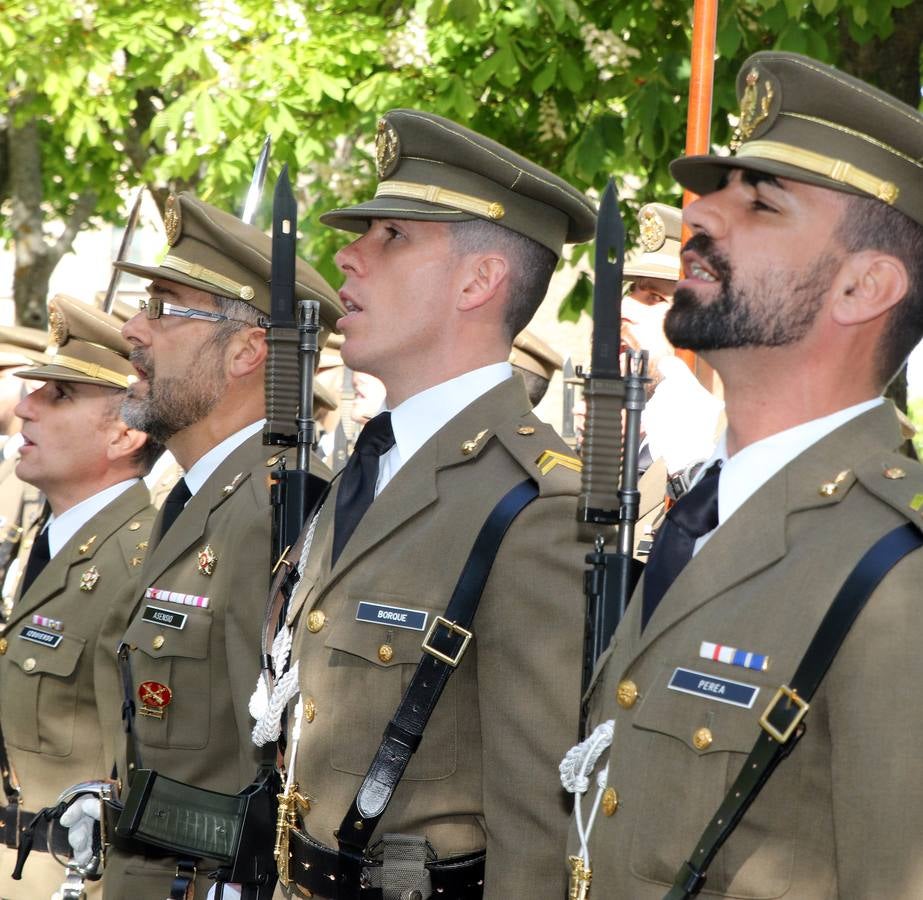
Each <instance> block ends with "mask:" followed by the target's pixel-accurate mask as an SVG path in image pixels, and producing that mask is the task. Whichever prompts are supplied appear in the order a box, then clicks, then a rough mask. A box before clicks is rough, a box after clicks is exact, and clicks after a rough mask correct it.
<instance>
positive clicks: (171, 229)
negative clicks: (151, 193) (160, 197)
mask: <svg viewBox="0 0 923 900" xmlns="http://www.w3.org/2000/svg"><path fill="white" fill-rule="evenodd" d="M163 227H164V228H165V229H166V232H167V243H168V244H169V245H170V246H171V247H172V246H173V245H174V244H175V243H176V242H177V241H178V240H179V236H180V234H181V233H182V229H183V219H182V215H181V213H180V206H179V200H178V199H177V197H176V194H170V196H169V197H167V202H166V205H165V207H164V211H163Z"/></svg>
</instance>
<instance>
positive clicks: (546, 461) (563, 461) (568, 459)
mask: <svg viewBox="0 0 923 900" xmlns="http://www.w3.org/2000/svg"><path fill="white" fill-rule="evenodd" d="M535 464H536V465H537V466H538V470H539V471H540V472H541V473H542V475H547V474H548V473H549V472H550V471H551V470H552V469H554V467H555V466H564V468H565V469H570V470H572V471H574V472H582V471H583V463H582V462H581V461H580V460H579V459H577V457H576V456H568V455H567V454H565V453H557V452H555V451H554V450H545V451H543V452H542V454H541V456H539V458H538V459H537V460H535Z"/></svg>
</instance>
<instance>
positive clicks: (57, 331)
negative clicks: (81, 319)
mask: <svg viewBox="0 0 923 900" xmlns="http://www.w3.org/2000/svg"><path fill="white" fill-rule="evenodd" d="M48 330H49V331H50V332H51V339H52V340H53V341H54V343H55V344H57V345H58V346H59V347H60V346H61V345H62V344H66V343H67V335H68V332H67V319H65V318H64V313H62V312H61V310H60V309H58V307H57V306H56V305H55V303H54V301H53V300H52V302H51V303H49V304H48Z"/></svg>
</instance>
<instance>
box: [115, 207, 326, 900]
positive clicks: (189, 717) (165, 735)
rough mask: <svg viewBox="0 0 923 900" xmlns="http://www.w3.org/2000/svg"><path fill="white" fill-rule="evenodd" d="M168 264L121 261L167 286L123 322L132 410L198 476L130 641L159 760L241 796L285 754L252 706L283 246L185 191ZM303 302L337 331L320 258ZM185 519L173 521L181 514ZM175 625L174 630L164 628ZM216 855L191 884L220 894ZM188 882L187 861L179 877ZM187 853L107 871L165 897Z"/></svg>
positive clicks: (120, 754)
mask: <svg viewBox="0 0 923 900" xmlns="http://www.w3.org/2000/svg"><path fill="white" fill-rule="evenodd" d="M165 223H166V228H167V238H168V241H169V248H168V253H167V255H166V257H165V258H164V260H163V262H162V263H161V265H160V266H156V267H148V266H141V265H135V264H129V263H119V264H118V265H119V266H121V267H122V268H124V269H126V270H128V271H131V272H134V273H135V274H139V275H143V276H146V277H148V278H151V279H153V281H152V282H151V284H150V285H149V287H148V293H149V294H150V299H149V300H147V301H146V303H144V304H142V305H143V306H144V307H145V308H144V309H143V310H142V311H141V312H139V314H138V315H136V316H135V317H134V318H133V319H131V320H129V321H128V322H127V323H126V324H125V325H124V327H123V334H124V335H125V337H126V338H127V339H128V341H129V343H130V344H131V345H132V352H131V360H132V362H133V363H134V365H135V367H136V371H137V375H138V376H139V378H138V380H137V381H136V382H135V383H134V384H133V385H132V388H131V390H130V391H129V395H128V399H127V400H126V402H125V405H124V408H123V415H124V416H125V418H126V420H127V421H128V422H130V423H133V424H135V425H137V427H139V428H144V429H145V430H147V431H148V432H149V433H151V434H153V435H154V436H156V437H158V438H159V439H161V440H162V441H163V442H164V443H165V444H166V446H167V448H168V449H169V450H170V451H171V452H172V453H173V455H174V456H175V457H176V460H177V462H178V463H179V464H180V465H181V466H182V468H183V469H184V471H185V473H186V474H185V476H184V478H183V479H182V480H180V481H179V482H177V487H176V488H174V490H173V491H172V492H171V495H170V496H169V497H168V498H167V499H166V501H165V502H164V505H163V507H162V508H161V511H160V514H159V516H158V518H157V520H156V522H155V524H154V528H153V531H152V534H151V541H150V549H149V551H148V553H147V555H146V557H145V561H144V565H143V567H142V569H141V574H140V587H139V590H138V591H137V592H136V593H135V601H136V606H135V611H134V616H133V619H132V620H131V622H130V624H129V625H128V628H127V630H126V631H125V632H124V634H112V635H109V636H108V638H107V639H111V640H112V641H113V642H118V641H120V640H124V642H125V643H126V644H127V646H128V648H129V653H128V659H129V661H130V668H131V682H130V684H131V691H132V696H131V697H130V698H126V699H130V700H131V701H133V702H134V704H135V705H136V707H137V714H136V716H135V718H134V723H133V729H134V735H135V740H136V745H137V750H138V755H139V757H140V761H141V764H142V765H143V766H144V767H145V768H150V769H154V770H156V771H157V772H159V773H161V774H163V775H165V776H167V777H169V778H173V779H176V780H178V781H182V782H186V783H188V784H191V785H194V786H196V787H199V788H205V789H209V790H214V791H220V792H224V793H227V794H233V793H236V792H237V791H239V790H240V789H241V788H242V787H244V786H245V785H247V784H248V783H249V782H250V781H251V780H252V779H253V777H254V775H255V774H256V771H257V766H258V764H259V763H260V762H265V761H266V758H267V755H268V756H269V758H271V757H272V753H271V752H270V753H269V754H267V753H266V752H265V751H263V752H259V751H257V750H256V748H254V747H253V745H252V744H251V742H250V722H249V713H248V711H247V700H248V698H249V695H250V693H251V691H252V687H253V682H254V680H255V677H256V673H257V671H258V668H259V634H260V623H261V620H262V615H263V610H264V608H265V605H266V598H267V594H268V587H269V578H270V568H271V562H270V558H269V556H270V498H269V474H270V469H271V467H272V466H273V465H274V464H275V458H276V456H277V454H274V453H272V452H271V451H270V450H268V449H267V448H265V447H264V446H263V444H262V434H261V432H262V425H263V415H264V406H265V403H264V385H263V381H264V368H265V359H266V351H267V346H266V332H265V329H264V328H263V327H262V326H261V325H260V324H259V323H260V319H261V316H263V315H265V314H267V313H268V312H269V280H270V255H271V239H270V238H269V237H268V236H267V235H265V234H263V233H262V232H261V231H259V230H258V229H256V228H254V227H253V226H251V225H246V224H244V223H242V222H240V221H239V220H238V219H236V218H235V217H233V216H231V215H228V214H226V213H223V212H221V211H220V210H217V209H215V208H214V207H212V206H209V205H208V204H206V203H203V202H201V201H199V200H197V199H196V198H194V197H192V196H191V195H189V194H181V195H179V196H178V197H172V198H171V199H170V200H169V202H168V205H167V209H166V215H165ZM295 290H296V295H297V298H298V299H302V300H305V299H313V300H318V301H320V304H321V322H322V326H323V331H322V334H321V336H320V337H321V340H323V338H324V333H325V332H327V331H329V330H330V329H331V327H332V324H333V322H334V321H335V320H336V318H337V316H338V315H339V314H340V313H341V311H342V307H341V306H340V303H339V301H338V299H337V297H336V294H335V293H334V292H333V290H332V289H331V288H330V287H329V286H328V285H327V284H326V282H325V281H324V280H323V279H322V278H321V277H320V276H319V275H318V274H317V273H316V272H315V271H314V270H313V269H312V268H311V267H310V266H308V265H307V264H306V263H304V262H301V261H298V265H297V269H296V288H295ZM171 520H172V521H171ZM164 623H166V624H164ZM110 737H111V738H112V739H113V741H114V742H115V753H116V758H117V762H118V772H119V776H120V778H121V780H122V799H124V798H125V796H126V789H127V787H128V782H129V781H130V779H131V771H130V770H129V768H128V763H127V760H126V753H127V750H128V747H127V743H126V735H125V734H124V732H123V731H122V729H121V728H119V729H117V730H115V731H114V732H112V734H111V735H110ZM210 868H214V866H213V865H212V866H211V867H209V863H208V861H205V862H203V863H201V865H200V867H199V872H198V875H197V876H194V875H193V872H192V871H191V870H190V871H189V872H188V874H189V879H188V881H189V887H190V888H193V886H194V890H195V892H196V896H202V897H204V896H205V894H206V893H207V891H208V887H209V880H208V876H207V873H208V872H209V871H210ZM178 874H179V878H180V879H181V880H182V878H183V877H184V876H185V874H186V870H183V871H182V872H180V873H178ZM174 875H177V859H176V858H175V857H170V856H167V857H165V858H164V857H160V858H153V857H150V858H148V857H144V856H132V855H129V854H127V853H124V852H122V851H121V850H120V849H119V847H118V846H114V847H113V848H112V849H111V851H110V853H109V856H108V861H107V866H106V869H105V871H104V874H103V885H104V894H105V896H106V897H111V898H113V900H124V898H126V897H131V898H133V900H163V898H164V897H165V896H166V895H167V894H168V893H170V891H171V884H172V883H173V879H174Z"/></svg>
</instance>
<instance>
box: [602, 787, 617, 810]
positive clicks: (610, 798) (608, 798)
mask: <svg viewBox="0 0 923 900" xmlns="http://www.w3.org/2000/svg"><path fill="white" fill-rule="evenodd" d="M618 808H619V795H618V794H617V793H616V792H615V788H611V787H607V788H606V789H605V790H604V791H603V814H604V815H607V816H614V815H615V811H616V810H617V809H618Z"/></svg>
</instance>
